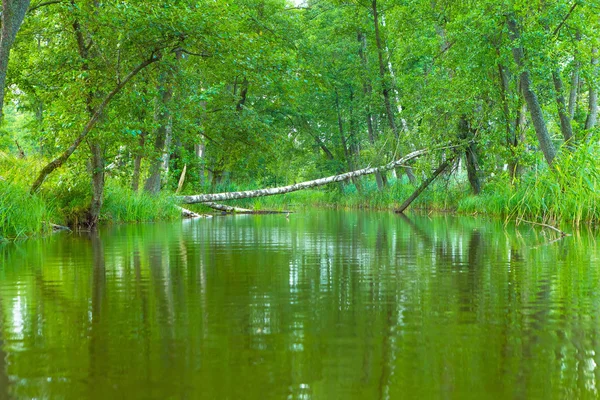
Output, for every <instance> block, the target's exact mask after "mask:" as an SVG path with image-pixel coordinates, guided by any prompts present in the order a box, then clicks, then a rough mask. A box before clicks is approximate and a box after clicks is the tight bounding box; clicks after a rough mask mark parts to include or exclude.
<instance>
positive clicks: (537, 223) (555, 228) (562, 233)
mask: <svg viewBox="0 0 600 400" xmlns="http://www.w3.org/2000/svg"><path fill="white" fill-rule="evenodd" d="M517 221H521V222H525V223H528V224H531V225H538V226H542V227H544V228H548V229H552V230H553V231H555V232H558V233H560V235H561V236H571V235H570V234H568V233H565V232H563V231H561V230H560V229H558V228H557V227H555V226H552V225H548V224H543V223H541V222H533V221H527V220H525V219H523V218H517Z"/></svg>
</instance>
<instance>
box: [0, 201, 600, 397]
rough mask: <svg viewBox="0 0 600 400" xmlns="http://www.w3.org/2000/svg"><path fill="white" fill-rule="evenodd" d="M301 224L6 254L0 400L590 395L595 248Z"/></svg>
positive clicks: (598, 339)
mask: <svg viewBox="0 0 600 400" xmlns="http://www.w3.org/2000/svg"><path fill="white" fill-rule="evenodd" d="M554 238H555V236H553V234H552V233H545V234H544V233H543V232H541V231H540V230H539V229H538V228H537V227H531V226H520V227H517V228H516V227H514V226H512V225H508V226H506V227H504V226H503V224H502V223H500V222H497V221H486V220H482V219H475V218H457V217H449V216H441V217H440V216H438V217H427V216H415V215H412V216H409V217H408V218H406V217H401V216H398V215H394V214H391V213H374V212H371V213H367V212H309V213H298V214H295V215H292V216H291V217H290V219H289V220H287V219H286V218H285V216H282V215H266V216H235V217H217V218H213V219H211V220H197V221H184V222H176V223H169V224H144V225H133V226H132V225H129V226H117V227H111V228H106V229H102V230H101V231H100V232H99V233H98V234H95V235H92V234H71V235H68V234H60V235H55V236H53V237H51V238H48V239H44V240H32V241H28V242H25V243H20V244H13V245H7V246H4V247H3V248H1V249H0V399H4V398H14V399H29V398H50V399H63V398H64V399H86V398H93V399H121V398H123V399H288V398H289V399H411V398H414V399H429V398H433V399H438V398H448V399H484V398H490V399H499V398H515V399H553V398H556V399H563V398H566V399H572V398H598V397H599V396H600V393H599V392H598V389H599V385H600V274H599V272H598V270H599V268H600V263H599V262H598V258H599V256H600V250H599V248H598V245H597V243H596V241H595V236H594V235H592V234H585V233H582V234H579V235H576V236H572V237H567V238H564V239H562V240H560V241H556V242H551V241H552V239H554Z"/></svg>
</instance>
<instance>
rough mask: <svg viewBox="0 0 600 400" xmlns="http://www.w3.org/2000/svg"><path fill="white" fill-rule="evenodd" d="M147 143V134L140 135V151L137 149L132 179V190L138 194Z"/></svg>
mask: <svg viewBox="0 0 600 400" xmlns="http://www.w3.org/2000/svg"><path fill="white" fill-rule="evenodd" d="M145 143H146V132H142V134H141V135H140V143H139V146H140V147H139V149H137V151H136V154H135V158H134V160H133V176H132V178H131V190H133V191H134V192H137V191H138V189H139V187H140V170H141V168H142V158H143V157H144V145H145Z"/></svg>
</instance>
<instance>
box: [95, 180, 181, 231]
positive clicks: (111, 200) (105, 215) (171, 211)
mask: <svg viewBox="0 0 600 400" xmlns="http://www.w3.org/2000/svg"><path fill="white" fill-rule="evenodd" d="M176 204H177V203H176V202H175V200H174V198H173V197H172V196H171V195H169V194H159V195H156V196H151V195H149V194H146V193H144V192H139V193H135V192H133V191H131V190H130V189H126V188H122V187H120V186H118V185H109V186H108V187H107V188H106V191H105V199H104V206H103V207H102V214H101V220H102V221H106V222H113V223H123V222H152V221H164V220H174V219H178V218H181V211H180V210H179V209H178V208H177V207H175V206H176Z"/></svg>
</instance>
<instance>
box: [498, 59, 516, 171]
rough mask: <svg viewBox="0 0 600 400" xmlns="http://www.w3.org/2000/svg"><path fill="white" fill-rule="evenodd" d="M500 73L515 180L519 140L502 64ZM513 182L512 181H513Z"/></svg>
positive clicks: (507, 143) (505, 73)
mask: <svg viewBox="0 0 600 400" xmlns="http://www.w3.org/2000/svg"><path fill="white" fill-rule="evenodd" d="M498 73H499V77H500V97H501V99H502V113H503V114H504V124H505V127H506V145H507V147H508V149H509V151H510V159H509V160H508V165H509V169H510V171H511V177H512V178H513V179H514V176H513V173H514V170H515V167H516V164H517V154H516V147H517V146H518V144H519V141H518V138H517V132H516V131H517V129H516V121H515V120H514V119H513V118H512V117H511V113H510V105H509V104H508V96H507V94H508V92H509V89H510V86H509V78H508V76H507V70H506V68H505V67H504V66H503V65H502V64H498ZM511 181H512V179H511Z"/></svg>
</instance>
